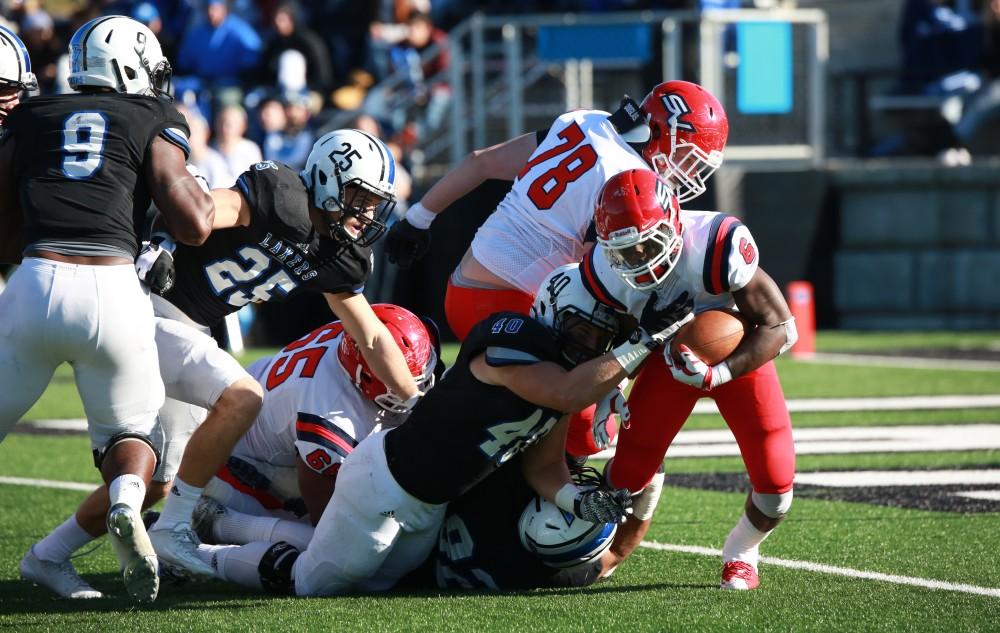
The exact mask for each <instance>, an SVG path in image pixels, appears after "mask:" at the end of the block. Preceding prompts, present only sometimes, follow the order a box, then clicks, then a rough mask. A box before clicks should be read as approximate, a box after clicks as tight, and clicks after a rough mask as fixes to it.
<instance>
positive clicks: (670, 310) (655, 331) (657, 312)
mask: <svg viewBox="0 0 1000 633" xmlns="http://www.w3.org/2000/svg"><path fill="white" fill-rule="evenodd" d="M658 299H659V297H658V296H657V295H656V293H653V294H652V295H650V297H649V301H647V302H646V307H645V308H643V309H642V316H641V317H639V327H641V328H642V329H643V330H644V331H645V332H646V333H647V334H649V336H650V337H652V339H653V341H655V342H656V343H657V344H660V345H662V344H663V343H666V342H667V341H669V340H670V339H672V338H673V337H674V335H675V334H677V330H679V329H681V326H683V325H684V324H686V323H687V322H688V321H690V320H691V319H693V318H694V314H693V313H692V312H691V311H692V310H693V309H694V299H692V298H691V295H689V294H688V293H687V292H685V293H683V294H682V295H681V296H679V297H677V299H675V300H674V301H673V303H671V304H670V305H667V306H665V307H662V308H657V307H656V302H657V300H658Z"/></svg>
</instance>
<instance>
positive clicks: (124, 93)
mask: <svg viewBox="0 0 1000 633" xmlns="http://www.w3.org/2000/svg"><path fill="white" fill-rule="evenodd" d="M70 54H71V61H70V77H69V83H70V86H71V87H73V88H74V89H75V90H77V91H78V93H79V94H73V95H59V96H53V97H40V98H35V99H31V100H29V101H27V102H25V103H23V104H21V105H20V106H18V107H17V108H16V109H15V110H13V111H12V112H11V113H10V114H9V115H8V116H7V118H6V120H5V121H4V126H3V137H2V141H0V143H2V145H0V198H2V199H0V215H9V214H10V213H12V212H14V213H16V212H17V211H18V210H20V211H21V212H23V218H24V225H23V232H22V237H23V243H24V248H23V255H24V260H23V262H22V264H21V266H20V267H19V268H18V269H17V271H16V272H15V273H14V275H13V276H12V277H11V280H10V284H9V285H8V286H7V289H6V291H5V292H4V293H3V295H2V296H0V382H2V384H4V385H6V386H7V387H6V388H5V389H4V391H3V393H2V394H0V438H2V437H3V436H4V435H6V433H7V431H9V429H10V427H11V426H12V425H13V424H14V423H15V422H17V420H18V419H19V418H20V417H21V416H22V415H23V414H24V413H25V412H26V411H27V410H28V409H29V408H30V406H31V405H32V404H34V402H35V401H36V400H37V399H38V397H39V396H40V395H41V394H42V392H43V391H44V389H45V387H46V386H47V384H48V382H49V380H50V379H51V377H52V373H53V371H54V370H55V368H56V367H57V366H58V365H60V364H61V363H63V362H69V363H70V364H71V365H72V366H73V369H74V372H75V377H76V384H77V388H78V390H79V392H80V396H81V398H82V400H83V403H84V408H85V410H86V412H87V420H88V427H89V432H90V438H91V445H92V447H93V449H94V456H95V463H96V464H97V466H98V467H99V468H100V469H101V473H102V475H103V477H104V480H105V482H106V484H107V490H108V494H109V495H110V500H111V509H110V511H109V512H108V513H107V517H106V521H107V526H108V530H109V533H110V536H111V542H112V544H113V545H114V549H115V553H116V555H117V556H118V559H119V562H120V563H121V565H122V569H123V571H124V578H125V585H126V588H127V589H128V592H129V594H130V595H131V596H132V597H133V598H135V599H137V600H142V601H150V600H153V599H155V597H156V594H157V591H158V586H159V585H158V578H157V559H156V556H155V554H154V552H153V548H152V547H151V545H150V542H149V539H148V537H147V535H146V531H145V529H144V528H143V525H142V520H141V517H140V507H141V504H142V501H143V498H144V496H145V490H146V487H147V485H148V484H149V481H150V476H151V474H152V472H153V469H154V468H155V467H156V464H157V459H158V450H159V445H160V443H161V441H160V440H158V439H156V438H155V437H154V436H153V434H154V433H155V432H158V430H159V428H158V426H157V425H156V412H157V410H158V409H159V408H160V406H161V405H162V403H163V398H164V388H163V382H162V381H161V380H160V375H159V370H158V367H157V355H156V347H155V344H154V339H153V309H152V305H151V303H150V300H149V297H148V291H146V290H145V289H144V288H143V287H142V286H141V285H140V284H139V282H138V280H137V279H136V278H135V270H134V268H133V261H134V259H135V256H136V254H137V251H138V250H139V241H140V232H141V227H142V222H143V219H144V216H145V212H146V209H147V207H148V206H149V204H150V200H151V199H152V200H153V201H155V202H156V204H157V206H158V207H159V208H160V210H161V211H162V213H163V215H164V218H165V221H166V224H167V226H168V227H169V228H170V231H171V232H172V233H173V234H174V235H175V236H176V237H177V238H178V239H179V240H180V241H182V242H185V243H188V244H200V243H201V242H203V241H204V240H205V238H206V237H207V236H208V233H209V231H210V229H211V226H212V221H213V214H214V206H213V202H212V199H211V197H210V196H208V195H207V194H206V193H204V192H203V191H202V190H201V189H200V188H199V187H198V184H197V183H196V182H195V180H194V179H193V178H192V177H191V175H190V174H189V173H188V172H187V170H186V169H185V158H186V155H187V152H188V145H187V125H186V124H185V123H184V120H183V119H182V118H181V116H180V114H179V113H178V112H177V111H176V110H175V109H174V107H173V106H172V105H171V104H170V102H169V100H168V99H165V98H164V97H165V91H166V89H167V87H168V84H169V80H170V64H169V63H168V62H167V60H166V59H165V58H164V57H163V55H162V53H161V51H160V45H159V43H158V42H157V40H156V37H155V36H154V35H153V33H152V32H151V31H150V30H149V29H148V28H146V27H145V26H143V25H142V24H140V23H138V22H136V21H135V20H131V19H129V18H126V17H122V16H105V17H101V18H97V19H95V20H92V21H90V22H88V23H86V24H85V25H83V26H82V27H81V28H80V30H79V31H77V32H76V34H75V35H74V36H73V38H72V40H71V42H70ZM53 556H54V554H53V553H52V552H51V551H45V550H44V548H43V550H42V551H39V550H37V549H32V551H30V552H29V553H28V555H26V556H25V558H24V559H23V560H22V562H21V572H22V574H23V575H24V576H25V577H26V578H28V579H29V580H34V581H36V582H41V583H43V584H47V585H48V582H47V581H48V580H50V579H52V578H61V579H62V580H63V581H65V582H63V583H61V584H60V586H59V587H54V588H55V589H56V590H57V591H59V592H60V593H64V594H69V595H71V596H72V595H81V594H82V595H81V597H86V596H87V595H90V596H93V594H94V593H96V592H93V590H92V589H90V588H89V587H87V586H86V585H82V586H81V585H79V584H76V585H75V586H74V579H73V578H72V576H69V575H66V574H62V573H61V572H62V571H65V569H64V568H63V567H62V566H60V565H59V564H58V563H53V561H55V560H57V559H58V556H56V557H55V558H54V557H53ZM75 580H79V578H78V577H77V578H76V579H75Z"/></svg>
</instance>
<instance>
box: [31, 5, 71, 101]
mask: <svg viewBox="0 0 1000 633" xmlns="http://www.w3.org/2000/svg"><path fill="white" fill-rule="evenodd" d="M21 39H22V40H24V45H25V46H27V47H28V50H29V51H30V52H31V70H32V71H33V72H34V73H35V77H37V78H38V91H39V93H41V94H43V95H47V94H53V93H56V92H58V90H57V89H56V86H55V81H56V75H57V74H58V73H59V59H60V58H61V57H64V56H65V55H66V44H65V43H63V41H62V40H60V39H59V38H58V37H56V33H55V24H54V23H53V21H52V16H50V15H49V14H48V13H46V12H45V11H44V10H42V9H35V10H34V11H31V12H29V13H26V14H25V16H24V18H23V19H22V20H21Z"/></svg>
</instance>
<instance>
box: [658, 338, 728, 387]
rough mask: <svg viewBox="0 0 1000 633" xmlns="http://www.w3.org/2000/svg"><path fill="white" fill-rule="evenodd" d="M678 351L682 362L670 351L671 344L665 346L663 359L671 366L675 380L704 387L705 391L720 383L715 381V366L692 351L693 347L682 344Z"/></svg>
mask: <svg viewBox="0 0 1000 633" xmlns="http://www.w3.org/2000/svg"><path fill="white" fill-rule="evenodd" d="M677 352H678V355H679V356H680V357H681V360H680V362H678V361H677V360H676V359H675V358H674V355H673V354H671V353H670V346H669V345H668V346H667V347H665V348H663V359H664V361H666V363H667V367H668V368H670V373H671V374H672V375H673V377H674V380H676V381H678V382H682V383H684V384H685V385H691V386H692V387H696V388H698V389H704V390H705V391H708V390H709V389H711V388H712V387H715V386H717V385H718V384H719V383H718V382H713V380H715V379H716V377H717V373H716V371H715V367H713V366H711V365H709V364H708V363H706V362H705V361H703V360H702V359H700V358H698V356H697V355H696V354H695V353H694V352H692V351H691V348H689V347H688V346H687V345H680V346H679V347H678V348H677Z"/></svg>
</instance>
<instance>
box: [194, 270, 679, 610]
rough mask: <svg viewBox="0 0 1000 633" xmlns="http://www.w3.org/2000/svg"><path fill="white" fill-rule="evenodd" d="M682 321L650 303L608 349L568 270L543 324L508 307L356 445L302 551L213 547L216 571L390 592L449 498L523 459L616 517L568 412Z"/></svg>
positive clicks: (551, 487)
mask: <svg viewBox="0 0 1000 633" xmlns="http://www.w3.org/2000/svg"><path fill="white" fill-rule="evenodd" d="M683 322H685V320H682V321H681V322H680V323H676V322H674V321H673V319H670V322H667V321H666V320H665V318H664V315H663V314H662V313H660V312H658V311H657V310H656V309H655V306H654V305H653V304H651V306H650V309H648V310H647V311H646V312H645V313H644V314H643V318H642V319H641V320H640V325H641V326H642V327H640V328H639V329H637V330H636V331H635V332H634V334H633V336H631V337H629V339H628V340H627V341H626V342H624V343H622V344H621V345H619V346H618V347H615V348H614V349H610V348H611V343H612V340H613V339H614V337H615V336H616V335H618V334H619V320H618V317H617V315H616V314H615V313H614V311H613V310H610V309H608V308H606V307H605V306H603V305H600V304H598V302H597V301H596V300H595V299H594V298H593V296H591V295H590V294H589V292H588V291H587V290H586V289H585V288H584V286H583V285H582V283H581V282H580V281H579V270H578V265H577V264H570V265H567V266H563V267H561V268H558V269H556V270H555V271H553V273H551V274H550V276H549V277H548V278H547V279H546V282H545V283H543V286H542V288H541V289H540V291H539V297H538V299H537V300H536V304H535V318H531V317H527V316H525V315H521V314H516V313H510V312H502V313H497V314H494V315H492V316H490V317H489V318H487V319H486V320H484V321H482V322H480V323H479V324H478V325H477V326H476V327H475V328H473V330H472V332H471V333H470V335H469V337H468V338H467V339H466V341H465V342H464V343H463V345H462V348H461V351H460V352H459V355H458V358H457V360H456V361H455V364H454V365H453V366H452V368H451V369H450V370H449V371H448V372H447V373H446V374H445V375H444V377H443V378H442V379H441V381H440V382H439V383H438V385H437V386H435V387H434V389H432V390H430V392H428V394H427V395H426V396H425V397H424V398H423V399H422V400H421V401H420V403H419V404H418V405H417V406H416V407H415V408H414V409H413V412H412V413H411V415H410V418H409V420H408V421H407V423H406V424H403V425H402V426H400V427H399V428H396V429H392V430H389V431H384V432H380V433H377V434H375V435H371V436H369V437H368V438H366V439H365V440H364V441H362V442H361V443H360V444H359V445H358V446H357V447H356V448H355V449H354V451H353V452H352V453H351V454H350V456H348V458H347V459H346V460H345V461H344V464H343V465H342V466H341V469H340V472H339V474H338V476H337V488H336V489H335V490H334V493H333V498H332V499H331V501H330V503H329V505H327V508H326V510H325V511H324V513H323V516H322V517H321V518H320V521H319V523H318V525H317V526H316V531H315V533H314V535H313V539H312V541H311V542H310V544H309V547H307V548H306V550H305V551H304V552H302V553H301V555H299V552H298V551H297V550H295V549H294V548H293V547H291V546H290V545H288V544H287V543H277V544H273V545H272V544H268V543H250V544H247V545H244V546H202V547H204V548H207V550H203V551H205V554H206V556H207V557H210V558H211V560H213V561H214V563H215V567H216V569H217V574H218V576H219V577H221V578H223V579H225V580H230V581H233V582H237V583H240V584H244V585H247V586H251V587H264V588H266V589H269V590H275V591H286V592H288V591H291V592H294V593H295V594H296V595H334V594H341V593H345V592H349V591H380V590H385V589H388V588H390V587H392V586H393V585H394V584H395V582H396V581H398V580H399V579H400V578H401V577H402V576H403V575H405V574H406V573H408V572H409V571H411V570H413V569H414V568H416V567H417V566H418V565H419V564H420V563H421V562H422V561H423V560H424V559H425V558H426V557H427V555H428V553H429V552H430V550H431V548H432V547H433V545H434V542H435V541H436V540H437V535H438V529H439V527H440V525H441V522H442V520H443V518H444V514H445V508H446V504H447V503H448V502H449V501H451V500H454V499H455V498H457V497H459V496H460V495H461V494H463V493H464V492H466V491H468V490H469V489H471V488H472V487H473V486H475V485H476V484H477V483H478V482H480V481H482V480H483V479H485V478H486V477H487V476H489V475H490V474H491V473H493V472H495V471H496V470H497V469H499V468H503V467H504V465H505V464H507V463H508V462H509V461H510V460H511V459H512V458H513V457H515V456H517V455H520V454H522V453H523V464H522V471H523V473H524V477H525V478H526V480H527V481H528V482H529V484H530V485H531V487H532V488H533V489H534V490H535V491H536V492H537V493H538V494H540V495H542V496H543V497H545V498H546V499H550V500H552V501H554V502H555V503H556V505H558V506H559V507H560V508H562V509H563V510H566V511H567V512H572V513H573V514H574V515H576V516H578V517H579V518H581V519H583V520H586V521H591V522H607V521H614V520H618V519H619V518H620V517H622V516H623V515H624V513H625V511H626V509H627V507H628V503H629V494H628V491H627V490H614V491H612V490H608V489H594V490H581V489H580V488H578V487H577V486H576V485H575V484H574V483H573V482H572V481H571V480H570V476H569V471H568V469H567V466H566V462H565V458H564V455H565V439H566V420H567V417H566V415H565V414H566V413H567V412H571V411H578V410H580V409H581V408H583V407H584V406H587V405H589V404H592V403H594V402H596V401H597V400H598V399H599V398H600V397H601V396H603V395H604V394H605V393H607V392H609V391H610V390H611V389H612V388H613V387H614V386H615V385H616V384H617V383H618V382H619V381H620V380H621V379H622V378H623V377H624V376H625V375H627V374H629V373H631V372H633V371H634V370H635V369H636V368H638V366H639V365H640V364H641V363H642V362H643V361H644V360H645V358H646V357H647V356H648V355H649V354H650V352H651V350H652V349H655V348H656V347H658V346H660V345H662V343H663V342H664V341H665V340H668V339H669V338H670V337H671V336H673V334H674V333H675V332H676V331H677V329H678V328H679V327H680V324H681V323H683ZM647 332H651V333H652V334H650V333H647ZM609 349H610V351H608V350H609ZM595 356H596V358H595Z"/></svg>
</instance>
